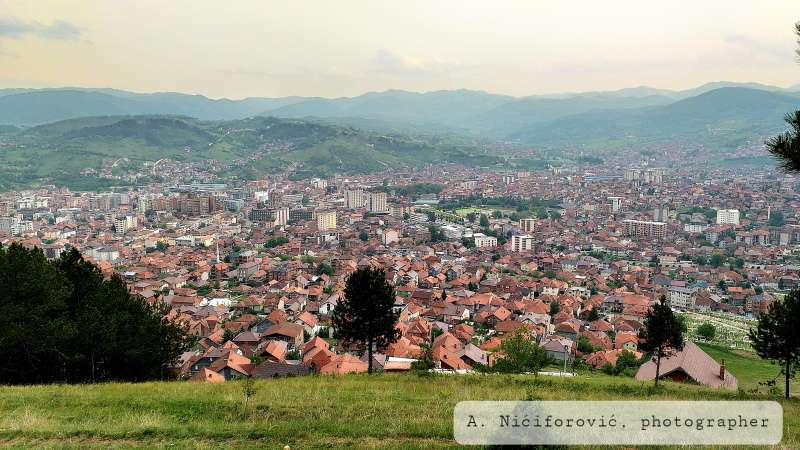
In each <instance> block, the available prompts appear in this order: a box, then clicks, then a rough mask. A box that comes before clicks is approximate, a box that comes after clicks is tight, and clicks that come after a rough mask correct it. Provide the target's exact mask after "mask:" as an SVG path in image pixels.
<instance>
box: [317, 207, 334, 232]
mask: <svg viewBox="0 0 800 450" xmlns="http://www.w3.org/2000/svg"><path fill="white" fill-rule="evenodd" d="M335 229H336V211H318V212H317V231H325V230H335Z"/></svg>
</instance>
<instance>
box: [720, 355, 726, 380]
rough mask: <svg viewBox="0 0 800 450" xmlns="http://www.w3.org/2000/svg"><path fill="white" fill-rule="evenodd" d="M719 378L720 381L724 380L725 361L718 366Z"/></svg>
mask: <svg viewBox="0 0 800 450" xmlns="http://www.w3.org/2000/svg"><path fill="white" fill-rule="evenodd" d="M719 378H720V379H721V380H724V379H725V360H724V359H723V360H722V364H720V366H719Z"/></svg>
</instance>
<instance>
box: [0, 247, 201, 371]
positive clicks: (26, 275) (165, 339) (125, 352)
mask: <svg viewBox="0 0 800 450" xmlns="http://www.w3.org/2000/svg"><path fill="white" fill-rule="evenodd" d="M169 310H170V307H169V305H166V304H163V303H156V304H152V305H151V304H150V303H148V302H147V301H146V300H145V299H144V298H142V297H141V296H138V295H134V294H131V293H130V292H129V291H128V288H127V285H126V284H125V282H124V281H123V280H122V279H120V278H119V277H118V276H116V275H115V276H112V277H111V278H109V279H105V278H104V277H103V274H102V272H101V271H100V269H99V268H98V267H97V266H95V265H94V264H91V263H90V262H88V261H86V260H84V259H83V257H82V256H81V254H80V252H78V251H77V250H75V249H72V250H69V251H67V252H64V253H62V255H61V257H60V258H59V259H57V260H55V261H48V260H47V258H45V256H44V254H43V253H42V251H41V250H40V249H38V248H33V249H27V248H25V247H23V246H21V245H18V244H12V245H11V246H8V247H4V246H2V245H0V361H1V362H0V383H4V384H34V383H53V382H67V383H84V382H97V381H110V380H119V381H143V380H152V379H163V378H169V377H171V375H172V373H171V370H170V368H171V367H172V366H173V365H174V364H175V363H176V362H177V360H178V357H179V356H180V355H181V353H183V352H184V351H185V350H187V349H188V348H189V347H190V346H191V344H192V342H191V339H190V337H189V336H188V335H187V333H186V330H185V328H184V327H183V326H182V325H181V324H180V323H178V322H176V321H175V319H169V318H166V317H165V316H166V315H167V313H168V312H169Z"/></svg>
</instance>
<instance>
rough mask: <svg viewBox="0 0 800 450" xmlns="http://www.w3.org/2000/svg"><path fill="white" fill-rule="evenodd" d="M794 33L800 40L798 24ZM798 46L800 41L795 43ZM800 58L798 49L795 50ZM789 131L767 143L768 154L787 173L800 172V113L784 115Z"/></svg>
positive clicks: (799, 23) (799, 25) (799, 24)
mask: <svg viewBox="0 0 800 450" xmlns="http://www.w3.org/2000/svg"><path fill="white" fill-rule="evenodd" d="M795 33H796V34H797V36H798V37H799V38H800V22H798V23H796V24H795ZM797 43H798V44H800V39H799V40H798V41H797ZM797 55H798V56H800V49H798V50H797ZM786 123H788V124H789V127H790V130H789V131H787V132H786V133H783V134H780V135H778V136H776V137H774V138H772V139H770V140H769V141H767V143H766V144H767V151H768V152H770V153H771V154H772V155H773V156H774V157H775V158H776V159H777V160H778V162H779V163H780V166H781V167H782V168H783V169H784V170H785V171H787V172H795V173H797V172H800V111H795V112H793V113H789V114H787V115H786Z"/></svg>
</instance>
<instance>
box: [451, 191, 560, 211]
mask: <svg viewBox="0 0 800 450" xmlns="http://www.w3.org/2000/svg"><path fill="white" fill-rule="evenodd" d="M560 205H561V199H557V198H538V197H483V196H481V195H475V194H472V195H470V196H468V197H465V198H462V199H459V200H454V201H451V202H443V203H439V208H440V209H447V210H450V209H452V210H455V209H462V208H471V207H473V206H474V207H481V208H491V207H498V208H507V209H514V210H516V211H517V212H525V211H532V210H536V209H540V208H541V209H546V208H558V207H559V206H560Z"/></svg>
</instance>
